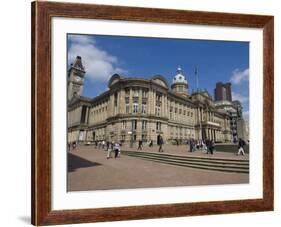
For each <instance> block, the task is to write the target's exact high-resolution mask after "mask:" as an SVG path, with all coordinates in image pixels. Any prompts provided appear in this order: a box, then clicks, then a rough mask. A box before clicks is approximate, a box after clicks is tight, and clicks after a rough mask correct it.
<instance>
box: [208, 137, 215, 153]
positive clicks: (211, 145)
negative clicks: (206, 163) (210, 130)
mask: <svg viewBox="0 0 281 227" xmlns="http://www.w3.org/2000/svg"><path fill="white" fill-rule="evenodd" d="M214 148H215V144H214V141H213V140H210V148H209V150H210V153H211V155H213V154H214Z"/></svg>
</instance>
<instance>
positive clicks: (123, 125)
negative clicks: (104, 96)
mask: <svg viewBox="0 0 281 227" xmlns="http://www.w3.org/2000/svg"><path fill="white" fill-rule="evenodd" d="M126 126H127V122H126V121H122V129H126Z"/></svg>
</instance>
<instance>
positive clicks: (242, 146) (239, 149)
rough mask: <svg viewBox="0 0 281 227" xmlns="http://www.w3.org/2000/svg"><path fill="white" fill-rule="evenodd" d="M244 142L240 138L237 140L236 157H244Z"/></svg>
mask: <svg viewBox="0 0 281 227" xmlns="http://www.w3.org/2000/svg"><path fill="white" fill-rule="evenodd" d="M245 144H246V143H245V141H244V140H242V139H241V138H239V140H238V153H237V155H240V154H241V153H242V155H245V151H244V146H245Z"/></svg>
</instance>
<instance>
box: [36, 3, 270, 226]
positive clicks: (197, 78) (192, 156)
mask: <svg viewBox="0 0 281 227" xmlns="http://www.w3.org/2000/svg"><path fill="white" fill-rule="evenodd" d="M273 32H274V18H273V17H272V16H261V15H246V14H230V13H215V12H197V11H186V10H169V9H151V8H134V7H123V6H122V7H121V6H108V5H91V4H74V3H54V2H45V1H43V2H41V1H39V2H38V1H36V2H33V3H32V224H34V225H53V224H70V223H85V222H100V221H118V220H131V219H149V218H161V217H178V216H191V215H207V214H223V213H237V212H258V211H271V210H273V199H274V192H273V189H274V184H273V142H274V138H273V108H274V107H273V93H274V92H273V88H274V86H273V79H274V77H273V69H274V65H273V64H274V63H273V56H274V35H273V34H274V33H273Z"/></svg>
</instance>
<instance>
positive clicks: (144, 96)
mask: <svg viewBox="0 0 281 227" xmlns="http://www.w3.org/2000/svg"><path fill="white" fill-rule="evenodd" d="M142 97H143V98H147V91H146V90H142Z"/></svg>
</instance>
